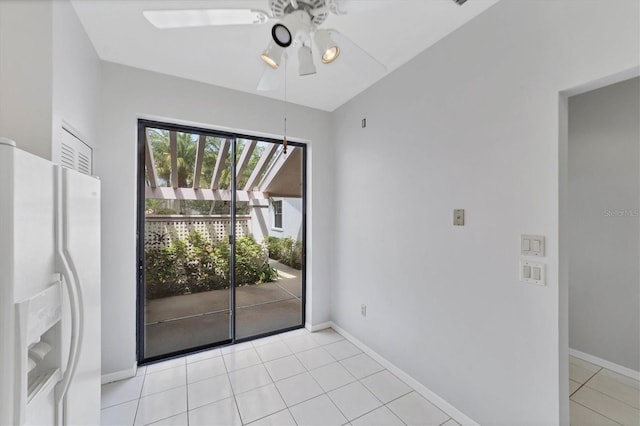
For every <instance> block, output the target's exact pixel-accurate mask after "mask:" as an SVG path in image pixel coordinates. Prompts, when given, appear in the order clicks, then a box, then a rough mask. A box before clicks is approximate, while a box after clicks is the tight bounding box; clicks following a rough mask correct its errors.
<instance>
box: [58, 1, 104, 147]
mask: <svg viewBox="0 0 640 426" xmlns="http://www.w3.org/2000/svg"><path fill="white" fill-rule="evenodd" d="M52 3H53V39H52V44H53V58H54V61H53V117H52V137H53V139H54V140H55V141H56V143H59V142H60V139H61V138H62V134H61V131H62V126H63V122H64V125H65V126H67V127H70V130H73V131H75V132H76V133H77V134H76V136H77V137H79V138H81V139H82V141H83V142H84V143H86V144H87V145H89V146H91V147H93V148H95V147H96V144H97V143H98V134H99V132H100V130H101V129H100V128H99V124H100V110H99V107H100V94H101V87H100V83H101V80H100V73H101V62H100V59H99V58H98V55H97V53H96V51H95V49H94V48H93V45H92V44H91V41H89V37H88V36H87V34H86V33H85V31H84V28H83V27H82V24H81V23H80V20H79V19H78V16H77V15H76V12H75V10H74V9H73V7H72V6H71V3H70V2H69V1H68V0H66V1H64V0H63V1H60V0H56V1H54V2H52ZM54 145H55V143H54Z"/></svg>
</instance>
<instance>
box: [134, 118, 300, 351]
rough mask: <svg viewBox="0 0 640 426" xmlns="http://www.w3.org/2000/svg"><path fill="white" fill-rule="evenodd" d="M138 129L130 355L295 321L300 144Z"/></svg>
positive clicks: (229, 339) (144, 124)
mask: <svg viewBox="0 0 640 426" xmlns="http://www.w3.org/2000/svg"><path fill="white" fill-rule="evenodd" d="M138 130H139V131H138V139H139V141H138V144H139V167H140V169H139V170H140V173H139V192H138V194H139V206H140V208H139V221H138V264H139V268H138V270H139V276H138V358H139V361H141V362H144V361H153V360H156V359H161V358H164V357H168V356H173V355H176V354H180V353H187V352H191V351H195V350H199V349H203V348H207V347H212V346H216V345H221V344H229V343H233V342H235V341H238V340H243V339H250V338H253V337H257V336H261V335H265V334H271V333H274V332H278V331H282V330H288V329H292V328H298V327H301V326H302V325H303V324H304V279H305V277H304V252H305V250H304V236H305V179H304V173H305V156H306V151H305V146H304V145H302V144H290V146H289V147H288V149H287V150H286V152H285V149H284V147H283V145H282V143H281V141H277V140H269V139H255V138H247V137H245V136H242V135H235V134H229V133H225V132H215V131H211V130H207V129H198V128H192V127H184V126H177V125H173V124H167V123H158V122H150V121H144V120H141V121H140V122H139V129H138Z"/></svg>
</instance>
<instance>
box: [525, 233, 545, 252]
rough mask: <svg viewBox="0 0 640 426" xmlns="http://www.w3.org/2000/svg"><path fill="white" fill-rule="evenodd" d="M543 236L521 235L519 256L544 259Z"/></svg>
mask: <svg viewBox="0 0 640 426" xmlns="http://www.w3.org/2000/svg"><path fill="white" fill-rule="evenodd" d="M544 240H545V238H544V236H543V235H525V234H523V235H521V236H520V254H522V255H523V256H538V257H544V256H545V250H544V246H545V244H544Z"/></svg>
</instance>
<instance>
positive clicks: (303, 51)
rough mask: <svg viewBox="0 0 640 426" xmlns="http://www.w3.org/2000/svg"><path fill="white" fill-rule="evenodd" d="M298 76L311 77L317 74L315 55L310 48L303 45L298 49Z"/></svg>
mask: <svg viewBox="0 0 640 426" xmlns="http://www.w3.org/2000/svg"><path fill="white" fill-rule="evenodd" d="M298 66H299V68H298V74H299V75H301V76H303V75H311V74H315V73H316V66H315V64H314V63H313V53H312V52H311V48H310V47H309V46H305V45H302V46H300V49H298Z"/></svg>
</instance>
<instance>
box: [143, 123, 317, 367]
mask: <svg viewBox="0 0 640 426" xmlns="http://www.w3.org/2000/svg"><path fill="white" fill-rule="evenodd" d="M147 128H158V129H162V130H168V131H175V132H183V133H195V134H201V135H206V136H216V137H224V138H226V139H228V140H230V141H232V143H231V149H230V156H231V159H232V161H231V176H232V179H231V193H232V194H233V196H232V197H231V201H230V205H231V208H230V222H231V225H230V228H231V229H230V231H231V233H230V235H229V243H230V259H229V270H230V271H233V273H231V274H230V277H229V278H230V282H229V289H230V302H229V303H230V307H229V309H230V316H231V319H230V324H229V327H230V330H229V335H230V339H228V340H223V341H221V342H213V343H211V344H207V345H203V346H198V347H195V348H187V349H182V350H178V351H175V352H171V353H168V354H163V355H159V356H153V357H145V353H144V352H145V351H144V349H145V346H144V345H145V255H144V248H145V243H144V236H145V201H146V194H145V186H146V184H145V182H146V172H145V167H146V165H145V149H146V147H145V145H146V129H147ZM238 139H249V140H259V141H261V142H269V143H273V144H278V145H281V144H282V143H283V141H282V140H281V139H275V138H269V137H262V136H256V135H248V134H242V133H234V132H229V131H224V130H216V129H207V128H202V127H195V126H189V125H183V124H175V123H170V122H160V121H154V120H148V119H142V118H140V119H138V141H137V148H138V150H137V155H138V158H137V163H138V176H137V185H138V186H137V198H138V200H137V217H136V228H137V229H136V267H137V271H136V358H137V361H138V364H139V365H142V364H146V363H152V362H155V361H159V360H162V359H168V358H173V357H178V356H182V355H185V354H188V353H193V352H198V351H202V350H206V349H210V348H214V347H218V346H225V345H230V344H234V343H240V342H245V341H249V340H254V339H258V338H261V337H266V336H270V335H274V334H278V333H283V332H286V331H290V330H296V329H300V328H304V326H305V322H306V301H307V285H306V283H307V144H306V143H303V142H295V141H290V140H288V139H287V144H288V145H289V146H290V147H292V148H300V149H301V150H302V270H301V276H302V297H301V299H302V300H301V322H300V324H299V325H295V326H292V327H286V328H284V329H279V330H273V331H269V332H267V333H262V334H258V335H255V336H250V337H245V338H242V339H236V316H237V315H236V278H235V262H236V206H237V193H236V190H237V179H236V144H237V141H238Z"/></svg>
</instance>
